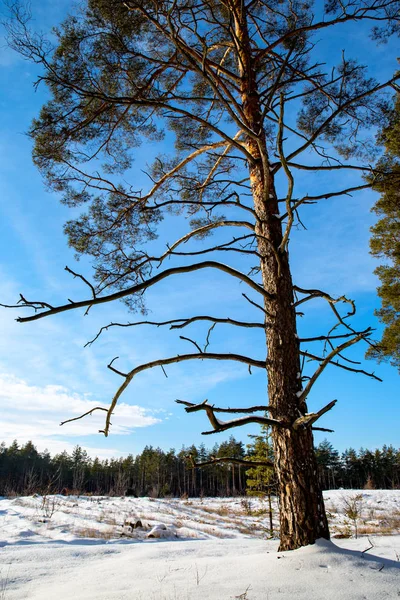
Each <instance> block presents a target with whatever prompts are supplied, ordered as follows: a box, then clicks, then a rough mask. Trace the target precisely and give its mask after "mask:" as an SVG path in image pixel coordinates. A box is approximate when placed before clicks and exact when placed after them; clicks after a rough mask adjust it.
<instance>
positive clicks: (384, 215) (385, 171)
mask: <svg viewBox="0 0 400 600" xmlns="http://www.w3.org/2000/svg"><path fill="white" fill-rule="evenodd" d="M379 141H380V142H381V143H382V144H384V146H385V148H386V152H385V155H384V157H383V159H382V160H381V161H380V163H379V164H378V169H379V170H380V171H382V173H381V174H379V173H378V175H377V177H376V180H375V182H374V185H373V188H374V189H375V190H376V191H378V192H379V193H380V194H381V197H380V198H379V200H378V201H377V202H376V204H375V206H374V207H373V209H372V210H373V212H375V214H376V215H377V216H378V217H379V220H378V222H377V223H376V225H375V226H374V227H372V228H371V232H372V237H371V242H370V246H371V254H372V255H373V256H375V257H377V258H379V259H380V260H381V261H382V264H381V265H380V266H379V267H378V268H377V269H376V270H375V273H376V274H377V275H378V277H379V279H380V283H381V285H380V286H379V287H378V295H379V296H380V298H381V301H382V306H381V308H380V309H378V310H377V311H375V314H376V315H377V316H378V318H379V320H380V321H381V322H382V323H383V324H384V326H385V329H384V331H383V335H382V339H381V340H380V342H379V343H378V344H376V345H374V346H371V347H370V348H369V350H368V352H367V357H368V358H373V359H375V360H378V361H379V362H380V361H387V362H390V363H391V364H392V365H393V366H395V367H397V368H398V369H399V371H400V93H399V92H397V94H396V98H395V102H394V107H393V109H392V110H391V112H390V113H389V114H388V124H387V126H386V127H385V128H384V129H383V130H382V132H381V134H380V140H379Z"/></svg>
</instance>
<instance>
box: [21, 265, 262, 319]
mask: <svg viewBox="0 0 400 600" xmlns="http://www.w3.org/2000/svg"><path fill="white" fill-rule="evenodd" d="M205 268H214V269H218V270H220V271H223V272H225V273H228V274H229V275H232V276H233V277H235V278H237V279H239V280H241V281H243V282H244V283H247V285H249V286H250V287H251V288H253V289H254V290H256V291H257V292H259V293H260V294H261V295H262V296H264V297H267V298H270V297H271V294H269V293H268V292H266V291H265V290H264V288H263V287H261V286H260V285H259V284H257V283H255V282H254V281H253V280H252V279H250V277H248V276H247V275H245V274H244V273H241V272H240V271H237V270H236V269H233V268H232V267H229V266H228V265H224V264H223V263H218V262H215V261H204V262H201V263H197V264H194V265H187V266H181V267H174V268H171V269H166V270H165V271H163V272H161V273H158V274H157V275H155V276H154V277H150V278H149V279H148V280H147V281H144V282H141V283H138V284H136V285H133V286H130V287H128V288H125V289H124V290H120V291H118V292H114V293H113V294H109V295H107V296H100V297H98V296H97V297H96V298H91V299H90V300H81V301H79V302H70V303H69V304H63V305H61V306H56V307H52V308H48V310H45V311H43V312H41V313H36V314H34V315H31V316H29V317H18V318H17V321H18V322H19V323H25V322H28V321H36V320H37V319H42V318H43V317H47V316H49V315H55V314H58V313H62V312H66V311H69V310H75V309H78V308H86V307H88V306H94V305H97V304H104V303H106V302H112V301H113V300H119V299H121V298H125V297H126V296H131V295H133V294H138V293H140V292H143V291H145V290H147V289H148V288H150V287H151V286H153V285H155V284H156V283H158V282H159V281H162V280H163V279H166V278H167V277H171V276H172V275H178V274H183V273H191V272H193V271H198V270H200V269H205ZM23 305H24V306H29V307H30V308H34V309H35V310H37V309H38V308H41V307H42V306H40V305H44V303H43V302H40V303H39V302H36V303H32V302H26V303H24V304H23ZM38 305H39V306H38ZM17 307H18V306H17V305H15V306H14V308H17Z"/></svg>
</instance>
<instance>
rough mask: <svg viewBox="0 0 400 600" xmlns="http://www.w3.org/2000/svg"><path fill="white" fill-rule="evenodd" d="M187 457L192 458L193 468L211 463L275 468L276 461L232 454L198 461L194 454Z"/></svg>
mask: <svg viewBox="0 0 400 600" xmlns="http://www.w3.org/2000/svg"><path fill="white" fill-rule="evenodd" d="M187 458H188V459H189V460H190V463H191V465H192V468H193V469H195V468H201V467H207V466H210V465H218V464H223V463H228V464H235V465H242V466H244V467H248V468H249V469H250V468H251V467H271V469H273V468H274V463H273V462H272V461H270V460H243V459H241V458H232V457H230V456H221V457H219V458H216V457H212V458H211V460H207V461H204V462H201V463H197V462H195V460H194V457H193V455H192V454H188V455H187Z"/></svg>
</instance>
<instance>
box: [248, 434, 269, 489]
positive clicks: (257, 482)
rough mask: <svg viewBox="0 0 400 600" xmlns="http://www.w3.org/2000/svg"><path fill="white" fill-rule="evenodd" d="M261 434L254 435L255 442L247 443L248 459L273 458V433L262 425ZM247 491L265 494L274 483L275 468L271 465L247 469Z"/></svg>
mask: <svg viewBox="0 0 400 600" xmlns="http://www.w3.org/2000/svg"><path fill="white" fill-rule="evenodd" d="M261 429H262V432H261V434H260V435H252V436H249V437H252V438H253V442H252V443H251V444H248V445H247V458H248V460H260V461H262V460H273V448H272V442H271V434H270V431H269V429H268V428H267V427H262V428H261ZM246 475H247V479H246V493H247V495H248V496H259V497H263V496H265V495H266V494H267V493H268V491H269V490H271V488H272V487H273V485H274V470H273V469H272V468H271V467H261V466H257V467H251V469H247V471H246Z"/></svg>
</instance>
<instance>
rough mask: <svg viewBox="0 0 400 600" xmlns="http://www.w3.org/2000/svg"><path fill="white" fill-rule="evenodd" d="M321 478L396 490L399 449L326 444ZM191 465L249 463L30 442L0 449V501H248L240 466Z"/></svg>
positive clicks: (248, 451)
mask: <svg viewBox="0 0 400 600" xmlns="http://www.w3.org/2000/svg"><path fill="white" fill-rule="evenodd" d="M316 454H317V459H318V465H319V476H320V480H321V484H322V486H323V488H324V489H337V488H358V489H360V488H365V487H367V488H400V449H397V450H396V449H395V448H394V447H393V446H383V447H382V448H381V449H379V450H374V451H371V450H365V449H363V448H361V449H360V450H359V451H358V452H357V451H356V450H354V449H352V448H349V449H348V450H346V451H345V452H343V454H341V455H340V454H339V452H337V450H335V449H334V448H333V446H332V445H331V444H330V443H329V442H328V441H326V440H325V441H323V442H322V443H321V444H319V446H317V448H316ZM188 455H192V456H194V457H195V460H196V462H203V461H207V460H210V458H211V457H217V458H219V457H226V456H229V457H234V458H239V459H246V457H251V456H252V455H254V450H253V448H252V445H251V444H249V445H248V446H245V445H244V444H243V443H242V442H240V441H237V440H236V439H235V438H234V437H231V438H230V439H229V441H228V442H222V443H221V444H215V446H214V447H213V448H212V449H211V450H209V449H206V448H205V446H204V445H201V446H199V447H198V448H197V447H196V446H190V447H187V448H185V447H183V448H182V449H181V450H180V451H179V452H176V451H175V450H174V449H171V450H169V451H167V452H165V451H163V450H161V449H160V448H153V447H152V446H146V447H145V448H144V450H143V452H142V453H141V454H138V455H137V456H133V455H131V454H130V455H129V456H127V457H126V458H118V459H110V460H99V459H98V458H94V459H92V458H90V457H89V455H88V454H87V452H86V451H85V450H84V449H82V448H81V447H80V446H76V447H75V448H74V450H73V452H72V454H68V453H67V452H62V453H61V454H57V455H56V456H53V457H52V456H50V454H49V453H48V452H47V451H45V452H38V451H37V449H36V447H35V446H34V444H33V443H32V442H27V443H26V444H24V445H22V446H20V445H19V444H18V443H17V441H14V442H13V443H12V444H11V445H10V446H9V447H7V446H6V445H5V444H4V443H2V444H1V445H0V495H2V496H10V495H15V494H17V495H30V494H33V493H42V494H43V493H52V494H55V493H65V494H68V493H74V494H95V495H117V496H120V495H124V494H126V493H128V494H131V495H137V496H152V497H165V496H186V495H187V496H192V497H195V496H235V495H244V494H246V489H247V483H246V481H247V480H248V477H249V475H248V473H247V474H246V472H247V471H248V469H246V467H244V466H242V465H235V464H226V463H223V464H218V465H212V466H207V467H203V468H201V469H193V468H192V467H191V464H190V461H188V459H187V456H188Z"/></svg>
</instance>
